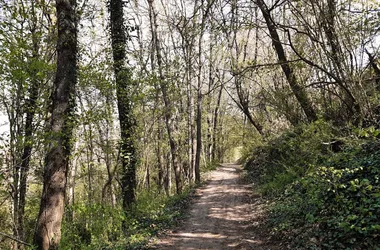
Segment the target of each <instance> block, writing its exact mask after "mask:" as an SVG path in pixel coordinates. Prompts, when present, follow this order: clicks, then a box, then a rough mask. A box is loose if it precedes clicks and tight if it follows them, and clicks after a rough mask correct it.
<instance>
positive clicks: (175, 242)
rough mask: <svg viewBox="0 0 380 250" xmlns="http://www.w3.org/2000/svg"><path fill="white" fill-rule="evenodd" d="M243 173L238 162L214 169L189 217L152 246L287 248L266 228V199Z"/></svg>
mask: <svg viewBox="0 0 380 250" xmlns="http://www.w3.org/2000/svg"><path fill="white" fill-rule="evenodd" d="M241 173H242V170H241V167H240V166H239V165H235V164H223V165H222V166H221V167H219V168H218V169H217V170H215V171H212V172H211V173H210V175H209V178H208V179H209V180H208V182H207V183H206V184H205V185H204V186H203V187H201V188H199V189H198V190H197V191H196V193H195V197H194V199H193V201H192V203H191V204H190V207H189V210H188V215H187V216H186V218H185V219H184V220H183V221H182V222H181V223H180V225H179V226H178V227H177V228H175V229H174V230H172V231H169V232H167V233H165V234H164V235H161V236H159V237H158V239H157V240H156V242H155V243H154V244H153V245H152V246H151V247H150V249H161V250H167V249H171V250H172V249H178V250H195V249H218V250H224V249H242V250H243V249H257V250H264V249H265V250H277V249H286V247H285V246H284V245H282V244H281V243H280V242H277V241H275V240H273V239H272V238H271V236H270V234H269V232H268V230H267V229H266V228H265V225H264V224H265V207H266V201H265V200H263V199H262V198H261V197H260V196H259V195H257V194H255V193H254V192H253V191H252V190H253V189H252V185H250V184H246V183H244V181H243V179H242V178H241Z"/></svg>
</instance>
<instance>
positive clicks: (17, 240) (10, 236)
mask: <svg viewBox="0 0 380 250" xmlns="http://www.w3.org/2000/svg"><path fill="white" fill-rule="evenodd" d="M0 235H2V236H4V237H6V238H9V239H11V240H13V241H16V242H18V243H21V244H23V245H25V246H29V247H31V246H32V245H31V244H29V243H27V242H25V241H22V240H19V239H17V238H15V237H13V236H12V235H9V234H6V233H2V232H0Z"/></svg>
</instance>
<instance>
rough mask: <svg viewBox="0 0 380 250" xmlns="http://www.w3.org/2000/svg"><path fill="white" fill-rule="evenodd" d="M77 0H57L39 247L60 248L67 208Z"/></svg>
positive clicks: (35, 241)
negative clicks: (49, 133)
mask: <svg viewBox="0 0 380 250" xmlns="http://www.w3.org/2000/svg"><path fill="white" fill-rule="evenodd" d="M75 6H76V0H70V1H67V0H56V9H57V24H58V40H57V71H56V77H55V81H54V93H53V96H52V97H53V106H52V116H51V121H50V129H51V136H50V137H49V141H48V142H49V149H48V152H47V154H46V158H45V170H44V184H43V191H42V197H41V205H40V211H39V215H38V220H37V226H36V232H35V235H34V244H35V245H36V246H37V249H43V250H48V249H58V246H59V242H60V239H61V223H62V217H63V211H64V204H65V203H64V199H65V191H66V179H67V172H68V163H69V156H70V148H71V142H70V141H71V136H72V130H73V126H74V121H73V112H74V106H75V97H74V96H75V85H76V82H77V17H76V13H75Z"/></svg>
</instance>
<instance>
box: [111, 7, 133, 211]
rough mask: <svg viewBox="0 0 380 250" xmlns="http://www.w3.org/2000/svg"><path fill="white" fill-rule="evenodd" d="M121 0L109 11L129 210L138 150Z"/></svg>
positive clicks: (124, 192)
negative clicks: (126, 64)
mask: <svg viewBox="0 0 380 250" xmlns="http://www.w3.org/2000/svg"><path fill="white" fill-rule="evenodd" d="M123 7H124V4H123V1H122V0H111V1H110V6H109V11H110V19H111V40H112V53H113V69H114V73H115V78H116V95H117V107H118V111H119V122H120V137H121V142H120V151H121V162H122V178H121V186H122V187H121V188H122V196H123V208H124V210H129V208H130V206H131V205H132V203H133V202H134V201H135V199H136V196H135V189H136V166H137V152H136V145H135V138H134V136H135V131H136V126H137V125H136V118H135V117H134V114H133V100H132V99H133V91H134V83H133V80H132V72H131V70H130V69H129V68H127V67H126V66H125V63H126V59H127V58H126V48H125V46H126V42H127V34H126V33H125V30H126V27H125V25H124V21H125V20H124V16H123V15H124V11H123Z"/></svg>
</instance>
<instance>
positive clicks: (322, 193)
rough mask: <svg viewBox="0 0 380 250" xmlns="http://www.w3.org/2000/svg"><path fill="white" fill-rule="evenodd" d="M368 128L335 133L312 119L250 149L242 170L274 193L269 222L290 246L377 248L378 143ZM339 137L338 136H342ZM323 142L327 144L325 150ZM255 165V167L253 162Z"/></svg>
mask: <svg viewBox="0 0 380 250" xmlns="http://www.w3.org/2000/svg"><path fill="white" fill-rule="evenodd" d="M376 134H377V132H376V131H375V130H373V129H371V128H370V129H360V130H358V129H354V130H353V133H351V135H350V136H349V135H347V136H345V137H340V139H339V141H342V142H344V146H341V147H340V148H339V150H337V151H334V152H333V150H331V148H328V147H330V146H331V145H332V144H331V143H330V144H329V143H325V142H328V141H337V140H336V139H334V138H337V136H339V134H338V133H337V132H336V131H335V130H334V129H333V127H332V126H330V125H328V124H326V123H323V122H317V123H315V124H312V125H309V126H305V127H303V128H301V129H298V130H296V131H292V132H287V133H285V134H283V135H282V136H280V137H278V138H276V139H274V140H271V141H269V142H268V143H267V144H266V145H264V146H262V147H259V148H257V149H256V150H255V152H254V153H255V154H254V156H255V159H251V160H250V161H249V162H248V164H246V168H247V169H248V171H250V174H251V175H253V174H257V175H258V178H256V180H258V183H259V188H260V189H261V191H262V192H263V194H267V195H271V196H272V197H275V198H276V200H275V203H274V204H275V205H274V206H273V207H272V208H271V210H270V214H269V226H270V227H271V228H272V230H273V231H274V232H275V233H276V235H278V236H280V237H284V239H288V240H290V242H291V245H292V247H293V248H297V249H299V248H301V249H378V248H379V243H378V242H379V240H380V239H379V235H380V234H379V233H380V224H379V222H380V219H379V218H380V183H379V182H380V142H379V141H377V140H376V139H375V136H376ZM340 136H343V135H342V134H341V135H340ZM326 146H328V147H327V148H326ZM255 163H256V164H257V165H256V166H255V165H253V164H255Z"/></svg>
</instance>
